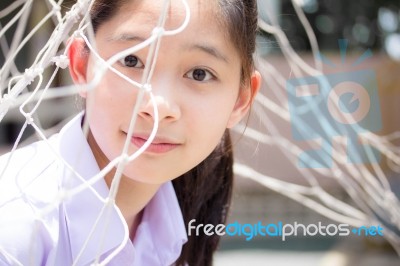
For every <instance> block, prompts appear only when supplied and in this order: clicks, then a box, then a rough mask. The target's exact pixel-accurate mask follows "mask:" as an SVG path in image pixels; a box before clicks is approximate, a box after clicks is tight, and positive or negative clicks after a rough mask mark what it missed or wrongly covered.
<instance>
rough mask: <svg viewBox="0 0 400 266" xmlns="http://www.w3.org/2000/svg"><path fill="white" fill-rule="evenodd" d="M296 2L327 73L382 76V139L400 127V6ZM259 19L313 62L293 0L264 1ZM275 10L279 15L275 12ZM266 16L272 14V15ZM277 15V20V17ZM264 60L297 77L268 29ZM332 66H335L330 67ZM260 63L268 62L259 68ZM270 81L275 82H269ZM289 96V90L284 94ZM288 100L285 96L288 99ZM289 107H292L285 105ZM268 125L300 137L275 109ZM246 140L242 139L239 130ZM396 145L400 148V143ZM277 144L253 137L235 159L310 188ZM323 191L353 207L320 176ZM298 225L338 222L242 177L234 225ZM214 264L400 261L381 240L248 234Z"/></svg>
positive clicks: (255, 123)
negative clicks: (276, 28) (364, 56)
mask: <svg viewBox="0 0 400 266" xmlns="http://www.w3.org/2000/svg"><path fill="white" fill-rule="evenodd" d="M295 2H298V3H299V4H300V5H301V6H302V9H303V10H304V12H305V15H306V17H307V19H308V20H309V22H310V24H311V27H312V29H313V31H314V34H315V36H316V38H317V41H318V44H319V48H320V52H321V54H322V55H323V56H324V58H327V59H328V60H326V61H323V62H322V63H323V68H324V73H326V74H327V75H329V74H332V73H344V72H347V73H350V75H351V72H352V71H357V70H361V69H369V70H373V71H374V73H375V74H376V80H377V89H378V95H379V96H378V97H379V103H380V110H381V117H382V128H381V130H379V131H378V132H375V133H376V134H378V135H387V134H390V133H393V132H396V131H399V130H400V104H399V103H400V1H398V0H393V1H391V0H388V1H377V0H375V1H374V0H355V1H345V0H300V1H295ZM258 4H259V8H260V15H261V17H262V18H263V19H264V20H265V21H267V22H268V21H271V20H273V19H275V20H277V21H278V22H279V25H280V27H281V29H282V30H283V31H284V33H285V34H286V35H287V39H288V40H289V42H290V45H291V46H292V47H293V48H294V50H295V51H296V52H297V53H298V54H299V56H300V57H301V58H302V59H303V60H304V61H305V62H307V63H308V64H310V65H314V61H313V60H314V58H313V56H312V53H311V46H310V43H309V41H308V38H307V35H306V32H305V30H304V28H303V26H302V25H301V23H300V21H299V17H298V16H297V15H296V12H295V10H294V8H293V5H292V2H291V1H289V0H260V1H258ZM271 10H273V11H272V12H271ZM266 11H268V12H266ZM271 16H275V17H274V18H271ZM340 39H346V40H347V50H346V51H345V52H346V59H345V60H342V58H341V55H340V48H339V43H338V41H339V40H340ZM367 50H371V52H372V56H371V57H370V58H368V59H367V60H365V61H364V62H363V63H362V64H360V65H358V66H354V64H353V63H354V62H356V61H357V59H359V58H360V57H361V55H362V54H363V53H364V52H365V51H367ZM258 55H259V56H260V57H261V58H263V59H264V60H265V61H267V62H268V63H270V64H271V65H272V66H274V67H275V68H276V69H277V70H278V72H279V73H280V74H281V75H282V76H283V77H285V79H286V80H288V79H290V78H293V77H294V76H293V73H292V69H291V68H290V66H289V65H288V63H287V60H286V59H285V57H284V56H283V54H282V50H281V47H279V44H278V41H277V40H276V39H275V38H274V36H273V35H271V34H268V33H265V32H263V31H262V33H261V34H260V36H259V38H258ZM329 63H331V64H329ZM260 64H262V62H261V63H260ZM267 78H269V77H267ZM274 89H276V88H275V87H273V86H271V85H270V83H269V82H264V84H263V87H262V93H263V94H264V95H265V96H266V97H268V98H269V99H270V100H272V101H273V102H274V103H277V104H279V103H281V102H280V101H279V99H278V97H277V96H276V94H275V93H272V91H273V90H274ZM282 94H283V95H284V97H287V96H285V95H286V93H285V92H284V91H283V92H282ZM286 100H287V99H286ZM286 104H287V103H286ZM266 113H267V115H268V118H269V119H270V121H269V123H273V124H274V125H276V128H277V129H278V131H279V133H280V134H281V135H282V136H283V137H284V138H286V139H288V140H292V141H294V142H296V140H294V138H293V136H292V135H291V134H292V133H291V126H290V123H287V122H286V121H283V120H282V119H281V118H280V117H279V116H277V115H276V114H275V113H273V112H269V111H268V110H267V111H266ZM262 119H263V118H262V117H259V116H257V114H255V113H254V112H253V113H252V114H251V117H250V120H249V127H251V128H256V129H260V128H262V126H261V124H262V123H261V122H260V121H262ZM235 136H236V137H238V138H240V136H241V134H240V133H236V134H235ZM396 145H397V146H398V145H399V143H396ZM277 146H278V145H276V146H274V145H264V144H262V143H259V142H257V141H252V140H249V139H247V138H240V140H239V142H238V143H237V144H236V155H237V158H238V159H237V160H238V161H239V162H241V163H245V164H247V165H251V166H252V167H253V168H254V169H257V170H258V171H261V172H262V173H263V174H265V175H268V176H272V177H275V178H277V179H279V180H284V181H288V182H291V183H294V184H301V185H303V184H305V183H306V182H305V180H304V179H303V178H302V177H301V175H300V171H301V170H300V169H299V168H298V167H296V163H292V164H291V163H288V160H293V159H291V158H288V157H287V156H286V155H285V153H284V152H283V151H282V149H280V148H279V147H277ZM381 166H382V168H383V169H384V171H385V174H386V176H387V178H388V179H389V181H390V182H391V184H392V189H393V190H394V191H395V192H396V193H397V196H399V195H400V176H399V174H398V172H395V171H392V170H391V169H390V168H389V167H387V166H385V163H382V164H381ZM317 177H318V178H319V180H320V184H321V187H323V188H324V189H325V190H326V191H327V192H329V193H330V194H331V195H333V196H335V197H336V198H338V199H341V200H343V201H344V202H350V203H351V202H352V200H351V199H350V198H349V196H348V195H347V194H346V193H345V191H344V190H343V189H342V188H341V187H340V186H339V185H338V184H337V183H335V182H333V181H332V180H329V179H327V178H324V177H322V176H318V175H317ZM235 221H238V222H239V223H242V224H244V223H250V224H254V223H257V222H258V221H262V222H263V223H277V222H278V221H282V222H283V223H290V224H293V223H294V222H298V223H303V224H306V225H307V224H312V223H314V224H316V223H318V222H322V224H325V225H327V224H331V223H334V224H337V223H336V222H335V221H333V220H330V219H328V218H326V217H324V216H322V215H320V214H318V213H316V212H315V211H314V210H311V209H309V208H306V207H304V206H303V205H302V204H300V203H297V202H295V201H293V200H291V199H288V198H287V197H286V196H284V195H281V194H279V193H276V192H274V191H271V190H270V189H268V188H265V187H263V186H261V185H259V184H258V183H255V182H253V181H251V180H247V179H244V178H242V177H239V176H238V177H237V178H236V187H235V193H234V200H233V205H232V212H231V216H230V217H229V221H228V222H232V223H233V222H235ZM215 262H216V263H215V265H217V266H224V265H285V266H286V265H307V266H310V265H321V266H327V265H332V266H341V265H343V266H345V265H346V266H350V265H351V266H352V265H363V266H364V265H371V266H372V265H385V266H391V265H400V260H399V257H398V256H397V255H396V252H395V251H394V250H393V248H392V247H391V245H390V244H388V243H387V242H386V241H385V240H384V239H383V238H379V237H351V236H348V237H322V236H318V235H316V236H312V237H311V236H308V237H303V236H297V237H291V238H288V239H287V240H286V241H285V242H283V241H281V239H279V238H273V237H262V236H257V237H255V238H254V239H252V240H251V241H246V240H245V237H244V236H242V237H227V236H225V237H224V238H223V240H222V243H221V249H220V252H219V253H218V254H217V258H216V260H215Z"/></svg>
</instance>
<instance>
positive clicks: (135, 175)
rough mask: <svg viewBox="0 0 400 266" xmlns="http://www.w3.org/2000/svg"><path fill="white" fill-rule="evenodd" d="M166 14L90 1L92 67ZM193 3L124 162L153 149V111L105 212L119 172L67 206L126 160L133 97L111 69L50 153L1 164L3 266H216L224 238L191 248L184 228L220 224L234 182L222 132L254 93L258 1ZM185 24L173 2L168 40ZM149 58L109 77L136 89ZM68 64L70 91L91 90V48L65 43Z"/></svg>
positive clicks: (21, 155) (158, 5)
mask: <svg viewBox="0 0 400 266" xmlns="http://www.w3.org/2000/svg"><path fill="white" fill-rule="evenodd" d="M162 2H163V1H161V0H160V1H158V0H157V1H154V0H124V1H122V0H120V1H114V0H109V1H106V0H96V1H95V3H94V5H93V7H92V9H91V20H92V24H93V28H94V32H95V46H96V50H97V52H98V54H99V55H100V57H102V58H103V59H104V60H107V59H109V58H110V57H112V56H113V55H115V54H116V53H118V52H120V51H123V50H125V49H127V48H129V47H132V46H134V45H136V44H138V43H140V42H143V41H144V40H145V39H147V38H148V37H149V36H150V35H151V33H152V30H153V29H154V27H156V26H157V21H158V18H159V16H160V14H161V9H162V6H163V5H162ZM188 4H189V7H190V14H191V17H190V22H189V24H188V26H187V27H186V28H185V29H184V30H183V32H181V33H179V34H176V35H173V36H165V37H163V39H162V41H161V45H160V48H159V54H158V57H157V63H156V66H155V68H154V72H153V76H152V79H151V87H152V93H153V94H154V96H155V97H154V101H152V100H151V99H150V97H149V96H148V94H146V95H145V96H144V98H143V101H141V103H140V106H139V113H138V116H137V120H136V124H135V129H134V132H133V136H132V138H131V139H130V146H129V152H128V153H129V154H133V153H134V152H135V151H137V150H138V149H139V148H140V147H141V146H142V145H143V144H144V143H145V142H146V140H147V139H148V138H149V136H150V133H151V131H152V128H153V124H154V119H156V115H155V113H154V111H153V104H155V105H157V109H158V121H157V122H158V131H157V134H156V137H155V138H154V140H153V141H152V143H151V144H150V146H149V147H148V148H147V149H146V151H145V152H144V153H143V154H142V155H140V156H139V157H138V158H137V159H135V160H134V161H132V162H130V163H129V164H127V165H126V167H125V168H124V170H123V173H122V178H121V181H120V184H119V188H118V193H117V195H116V202H115V205H116V206H115V207H114V208H112V209H111V210H112V211H111V213H110V212H105V211H104V209H103V207H104V206H105V203H104V200H102V199H105V198H107V196H108V194H109V192H110V187H111V183H112V180H113V178H114V176H115V172H116V171H115V170H113V171H110V172H109V173H107V174H106V176H105V178H104V179H103V178H102V179H101V180H98V181H97V182H95V183H93V184H91V189H89V188H88V189H85V190H82V191H79V192H76V193H75V194H74V195H73V196H72V197H68V196H65V198H62V196H63V195H68V193H67V191H73V190H74V189H77V188H79V187H80V186H81V185H82V184H84V183H85V182H89V181H90V180H91V178H93V177H94V176H96V174H98V173H99V171H100V170H101V169H104V167H106V166H107V165H108V164H109V162H110V161H112V160H113V159H115V158H116V157H117V156H119V155H120V154H121V151H122V149H123V146H124V143H125V140H126V138H127V135H128V128H129V123H130V120H131V117H130V116H131V114H132V110H133V108H134V106H135V102H136V99H137V97H138V90H137V89H136V88H134V87H133V86H132V85H131V84H129V82H127V81H126V80H124V79H123V78H121V77H120V76H119V75H117V74H116V73H115V72H113V71H110V70H109V71H107V72H106V73H105V74H104V76H103V77H102V79H101V82H100V83H98V85H96V87H95V88H94V89H93V90H89V91H83V92H81V93H80V94H81V96H82V97H83V98H84V99H85V112H83V113H81V114H79V115H78V116H77V117H75V118H74V119H73V120H72V121H70V122H69V123H68V124H67V125H66V126H65V127H64V128H63V129H62V130H61V131H60V133H59V134H56V135H54V136H52V137H51V138H50V139H49V142H50V146H49V145H47V144H46V143H44V142H37V143H34V144H33V145H30V146H28V147H26V148H22V149H19V150H17V151H16V152H15V153H14V154H13V156H12V157H11V160H10V162H9V163H8V164H7V161H8V155H5V156H3V157H2V158H1V159H0V167H1V168H0V169H1V170H2V171H3V169H4V174H3V176H2V178H1V179H0V264H1V265H3V264H4V265H90V264H92V263H96V262H100V263H104V264H107V265H146V266H147V265H150V266H151V265H171V264H175V265H187V264H188V265H211V264H212V255H213V252H214V251H215V250H216V248H217V245H218V241H219V236H218V235H217V234H214V235H212V236H207V235H205V234H200V235H198V236H197V235H195V234H192V235H190V236H189V237H188V236H187V233H186V227H187V224H188V222H189V221H191V220H192V219H196V223H197V224H214V225H216V224H220V223H224V222H225V220H226V215H227V211H228V207H229V203H230V197H231V191H232V182H233V173H232V163H233V160H232V152H231V148H232V147H231V142H230V137H229V131H228V129H229V128H231V127H233V126H234V125H235V124H237V123H238V122H239V121H240V120H241V119H242V118H243V117H244V116H245V115H246V113H247V112H248V110H249V108H250V106H251V103H252V101H253V99H254V96H255V95H256V93H257V91H258V89H259V87H260V76H259V74H258V72H256V71H255V70H254V68H253V60H252V54H253V52H254V50H255V34H256V28H257V8H256V0H253V1H251V0H219V1H207V0H190V1H188ZM185 14H186V13H185V9H184V6H183V5H182V3H181V1H171V4H170V6H169V8H168V12H167V17H166V21H165V30H172V29H176V28H178V27H179V26H180V25H181V24H182V23H183V21H184V19H185ZM148 52H149V48H148V47H146V48H144V49H142V50H140V51H138V52H137V53H135V54H130V55H128V56H126V57H124V58H122V59H121V60H119V61H118V62H117V63H115V64H114V65H113V67H114V68H115V69H116V70H118V71H119V72H121V73H123V74H124V75H126V76H127V77H129V78H130V79H132V80H136V81H140V79H141V76H142V74H143V70H144V67H145V62H146V57H147V55H148ZM68 55H69V59H70V73H71V76H72V78H73V80H74V82H75V83H76V84H86V83H89V82H91V81H92V80H93V79H94V78H95V75H96V71H97V68H96V64H97V63H98V58H97V57H96V55H95V54H94V53H93V52H92V51H91V50H90V49H89V47H88V45H87V44H86V43H85V41H84V40H83V39H79V38H76V39H74V40H72V43H71V46H70V48H69V51H68ZM84 122H87V123H88V125H89V133H88V134H87V136H85V135H84V134H83V131H82V125H83V124H84ZM54 151H55V152H54ZM54 154H56V155H54ZM71 168H73V170H74V171H71ZM63 192H65V193H63ZM55 199H58V200H56V201H55ZM60 199H61V200H60ZM55 202H57V203H55ZM58 202H59V203H58ZM110 203H111V204H113V202H106V204H110ZM43 210H44V211H43ZM126 232H129V234H127V233H126Z"/></svg>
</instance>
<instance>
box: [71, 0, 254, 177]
mask: <svg viewBox="0 0 400 266" xmlns="http://www.w3.org/2000/svg"><path fill="white" fill-rule="evenodd" d="M162 2H163V1H161V0H160V1H154V0H143V1H130V2H129V3H127V4H125V5H124V6H122V7H121V8H120V9H119V11H118V12H117V13H116V14H115V15H114V16H113V17H112V18H110V19H109V20H107V21H106V22H104V23H103V24H101V25H100V26H99V28H98V31H97V33H96V48H97V50H98V53H99V55H100V56H101V57H102V58H104V59H105V60H107V59H109V58H110V57H111V56H113V55H114V54H116V53H118V52H120V51H122V50H124V49H127V48H129V47H132V46H133V45H136V44H138V43H140V42H142V41H143V40H145V39H146V38H148V37H149V36H150V35H151V32H152V30H153V28H154V27H155V26H156V24H157V22H158V19H159V16H160V13H161V7H162ZM215 2H216V1H199V0H193V1H189V5H190V9H191V18H190V23H189V25H188V27H187V28H186V29H185V30H184V31H183V32H182V33H179V34H177V35H174V36H166V37H163V39H162V42H161V46H160V50H159V55H158V58H157V63H156V67H155V71H154V74H153V76H152V80H151V85H152V92H153V94H154V95H155V104H156V105H157V107H158V111H159V121H158V122H159V129H158V132H157V135H156V138H155V139H154V141H153V143H152V144H151V146H150V147H149V148H148V149H147V150H146V152H145V153H143V154H142V155H141V156H139V157H138V158H137V159H136V160H134V161H133V162H131V163H130V164H129V165H128V166H127V167H126V168H125V170H124V175H126V176H127V177H129V178H131V179H134V180H136V181H141V182H146V183H162V182H165V181H167V180H171V179H174V178H176V177H178V176H180V175H182V174H183V173H185V172H187V171H189V170H190V169H191V168H193V167H195V166H196V165H197V164H199V163H200V162H201V161H202V160H204V159H205V158H206V157H207V156H208V155H209V154H210V153H211V152H212V151H213V149H214V148H215V147H216V145H217V144H218V143H219V141H220V139H221V136H222V135H223V133H224V131H225V129H226V128H230V127H232V126H233V125H235V124H236V123H237V122H238V121H239V120H240V119H241V118H242V117H243V116H244V115H245V113H246V112H247V110H248V108H249V105H250V102H251V100H252V96H253V95H254V94H255V92H256V91H257V89H258V86H259V80H258V76H256V75H255V77H253V78H252V80H253V85H252V86H251V87H250V88H242V87H241V81H240V76H241V75H240V74H241V62H240V58H239V54H238V51H236V49H235V48H234V46H233V45H232V44H231V43H230V40H229V36H227V34H226V28H224V27H222V26H221V23H220V22H219V21H218V20H217V19H216V17H217V16H218V14H217V11H216V10H217V8H218V7H217V4H216V3H215ZM167 14H168V16H167V19H166V24H165V27H166V29H167V30H172V29H176V28H178V27H179V26H180V25H181V24H182V23H183V21H184V18H185V10H184V7H183V5H182V4H181V1H172V3H171V6H170V8H169V9H168V13H167ZM74 47H77V48H74ZM79 47H83V46H82V44H79V41H75V43H74V44H73V45H72V49H71V51H72V52H70V57H72V59H71V73H72V76H73V78H74V80H75V82H77V83H84V82H90V81H91V80H92V79H93V77H94V75H95V74H96V68H95V61H96V57H95V55H93V53H91V54H90V55H89V56H87V55H86V56H85V55H84V53H79V52H74V49H75V50H79V49H80V48H79ZM148 51H149V47H146V48H145V49H143V50H141V51H139V52H137V53H135V54H132V55H129V56H127V57H125V58H122V60H120V61H119V62H118V63H116V64H115V65H114V67H115V68H116V69H117V70H118V71H120V72H122V73H123V74H125V75H126V76H128V77H130V78H131V79H133V80H136V81H141V76H142V74H143V68H144V64H145V62H146V57H147V54H148ZM74 57H75V58H74ZM81 95H82V96H83V97H85V98H86V111H87V119H88V122H89V126H90V131H91V134H92V135H91V136H90V137H89V144H90V145H91V148H92V149H93V151H94V154H95V157H96V160H97V161H98V163H99V164H100V166H104V164H106V163H107V162H108V161H110V160H112V159H114V158H116V157H117V156H119V155H120V154H121V151H122V149H123V146H124V143H125V140H126V138H127V132H128V128H129V123H130V121H131V114H132V111H133V108H134V105H135V102H136V98H137V96H138V89H137V88H136V87H134V86H132V85H130V84H129V83H128V82H126V81H124V80H123V79H122V78H120V77H119V76H117V75H116V74H114V73H113V72H111V71H108V72H107V73H106V74H105V75H104V77H103V78H102V81H101V83H100V85H98V86H97V87H96V89H95V90H92V91H90V92H87V93H82V94H81ZM153 123H154V113H153V103H152V102H151V100H150V97H149V96H148V95H145V97H144V99H143V102H142V103H141V105H140V111H139V115H138V117H137V121H136V124H135V129H134V134H133V137H132V138H131V139H130V148H129V154H132V153H134V152H135V151H136V150H137V149H138V147H140V146H141V145H142V144H143V143H144V142H145V140H146V139H147V138H148V137H149V135H150V132H151V131H152V127H153ZM102 164H103V165H102Z"/></svg>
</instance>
